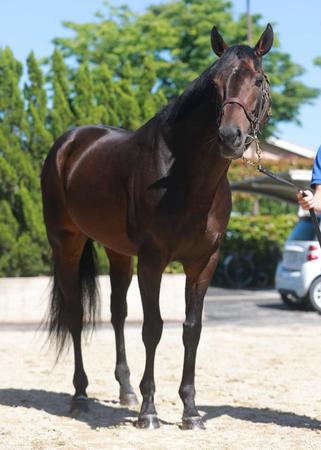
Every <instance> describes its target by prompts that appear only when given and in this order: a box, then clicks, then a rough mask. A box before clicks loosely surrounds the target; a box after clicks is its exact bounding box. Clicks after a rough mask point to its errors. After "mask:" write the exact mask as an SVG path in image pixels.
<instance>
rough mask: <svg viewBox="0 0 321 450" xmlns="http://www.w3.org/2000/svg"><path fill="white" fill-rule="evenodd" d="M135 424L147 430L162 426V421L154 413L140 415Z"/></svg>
mask: <svg viewBox="0 0 321 450" xmlns="http://www.w3.org/2000/svg"><path fill="white" fill-rule="evenodd" d="M135 426H136V428H141V429H145V430H154V429H156V428H159V427H160V423H159V420H158V417H157V416H155V415H154V414H146V415H145V416H140V417H138V420H137V422H136V424H135Z"/></svg>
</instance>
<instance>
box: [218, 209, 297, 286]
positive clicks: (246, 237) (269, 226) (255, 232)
mask: <svg viewBox="0 0 321 450" xmlns="http://www.w3.org/2000/svg"><path fill="white" fill-rule="evenodd" d="M296 221H297V217H296V215H294V214H284V215H278V216H239V217H232V218H231V220H230V223H229V225H228V229H227V231H226V233H225V236H224V238H223V240H222V243H221V254H220V262H219V265H218V268H217V270H216V273H215V275H214V278H213V284H214V285H216V286H224V285H226V280H225V278H224V271H223V262H224V260H225V258H226V257H227V256H228V255H231V254H233V255H237V256H246V255H250V256H251V257H252V260H253V263H254V266H255V268H256V269H257V270H258V271H261V272H264V273H265V274H266V275H267V282H266V284H267V285H270V286H271V285H273V280H274V274H275V269H276V265H277V263H278V261H279V259H280V256H281V251H282V247H283V245H284V242H285V240H286V239H287V237H288V235H289V233H290V231H291V229H292V228H293V226H294V224H295V222H296ZM258 282H259V280H257V279H254V281H253V284H252V286H256V285H257V283H258Z"/></svg>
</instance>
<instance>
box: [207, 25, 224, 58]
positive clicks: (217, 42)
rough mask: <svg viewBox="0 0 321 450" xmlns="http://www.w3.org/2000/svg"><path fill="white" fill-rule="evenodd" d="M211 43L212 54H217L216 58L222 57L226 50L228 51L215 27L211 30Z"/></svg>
mask: <svg viewBox="0 0 321 450" xmlns="http://www.w3.org/2000/svg"><path fill="white" fill-rule="evenodd" d="M211 42H212V49H213V51H214V53H216V54H217V56H221V55H223V53H224V52H225V50H226V49H228V45H227V44H226V42H225V41H224V39H223V38H222V36H221V35H220V33H219V32H218V29H217V28H216V27H213V28H212V32H211Z"/></svg>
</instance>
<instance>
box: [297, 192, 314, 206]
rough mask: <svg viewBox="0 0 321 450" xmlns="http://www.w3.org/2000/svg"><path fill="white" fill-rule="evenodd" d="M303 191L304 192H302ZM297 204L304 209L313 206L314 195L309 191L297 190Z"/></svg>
mask: <svg viewBox="0 0 321 450" xmlns="http://www.w3.org/2000/svg"><path fill="white" fill-rule="evenodd" d="M303 193H304V194H303ZM296 196H297V199H298V202H299V205H300V206H301V208H303V209H304V210H309V209H312V208H314V207H315V205H314V196H313V193H312V192H311V191H299V192H298V193H297V194H296Z"/></svg>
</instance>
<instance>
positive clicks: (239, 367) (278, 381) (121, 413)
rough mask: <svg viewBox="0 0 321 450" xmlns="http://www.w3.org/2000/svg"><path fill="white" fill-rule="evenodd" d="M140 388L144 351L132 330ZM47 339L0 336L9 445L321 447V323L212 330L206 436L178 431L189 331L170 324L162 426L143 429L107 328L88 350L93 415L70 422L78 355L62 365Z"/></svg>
mask: <svg viewBox="0 0 321 450" xmlns="http://www.w3.org/2000/svg"><path fill="white" fill-rule="evenodd" d="M126 333H127V342H128V346H127V347H128V359H129V363H130V367H131V372H132V382H133V385H134V387H135V389H136V390H137V392H138V384H139V380H140V377H141V375H142V372H143V365H144V348H143V345H142V342H141V337H140V327H138V326H129V327H128V328H127V332H126ZM44 339H45V334H43V333H41V332H35V331H30V330H29V331H17V330H3V329H2V330H0V358H1V359H0V361H1V366H0V418H1V421H0V448H1V449H220V450H221V449H229V450H231V449H242V450H243V449H246V450H248V449H277V450H280V449H291V450H293V449H320V448H321V387H320V386H321V383H320V382H321V351H320V346H321V345H320V344H321V327H320V328H319V327H316V326H312V327H309V328H308V327H307V326H304V327H303V326H300V325H290V326H283V327H273V328H272V327H264V328H255V327H247V328H246V327H240V326H235V325H234V326H230V325H228V326H219V327H218V326H216V327H213V326H206V325H205V327H204V328H203V333H202V339H201V343H200V346H199V352H198V361H197V384H196V388H197V404H198V405H199V409H200V412H201V414H202V415H203V416H204V419H205V421H206V428H207V429H206V430H205V431H197V432H193V431H182V430H181V429H180V428H179V424H180V418H181V414H182V405H181V401H180V399H179V397H178V394H177V390H178V386H179V381H180V376H181V370H182V358H183V347H182V344H181V327H180V326H173V325H171V326H167V327H165V329H164V333H163V338H162V341H161V344H160V345H159V348H158V353H157V363H156V372H155V373H156V383H157V393H156V406H157V409H158V413H159V417H160V419H161V421H162V426H161V428H160V429H158V430H153V431H149V430H148V431H146V430H138V429H136V428H135V427H134V426H133V423H134V422H135V420H136V417H137V409H127V408H124V407H121V406H120V405H119V403H118V401H117V400H118V386H117V384H116V382H115V380H114V378H113V370H114V353H115V352H114V339H113V333H112V330H111V328H110V327H106V328H103V329H101V330H98V331H97V332H96V333H95V334H94V336H93V337H92V339H91V340H90V341H89V343H88V344H86V345H85V347H84V358H85V367H86V370H87V374H88V377H89V382H90V385H89V389H88V394H89V395H90V397H91V398H92V400H91V405H90V407H91V409H90V412H89V413H88V414H83V415H82V416H81V417H79V418H77V419H75V418H71V417H69V416H68V406H69V401H70V394H71V393H72V384H71V379H72V370H73V359H72V352H69V353H68V354H66V355H65V356H64V357H63V358H62V359H61V360H60V361H59V363H58V364H57V365H56V366H54V361H55V358H54V352H53V350H48V349H47V348H45V349H44V348H42V344H43V342H44Z"/></svg>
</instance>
